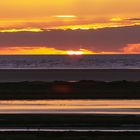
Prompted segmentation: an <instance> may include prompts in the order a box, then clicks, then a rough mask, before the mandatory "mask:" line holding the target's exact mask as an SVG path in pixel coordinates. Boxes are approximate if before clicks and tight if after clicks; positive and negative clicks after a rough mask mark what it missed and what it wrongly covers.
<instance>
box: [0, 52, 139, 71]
mask: <svg viewBox="0 0 140 140" xmlns="http://www.w3.org/2000/svg"><path fill="white" fill-rule="evenodd" d="M0 69H140V55H139V54H137V55H133V54H131V55H130V54H126V55H125V54H123V55H117V54H116V55H78V56H76V55H75V56H74V55H0Z"/></svg>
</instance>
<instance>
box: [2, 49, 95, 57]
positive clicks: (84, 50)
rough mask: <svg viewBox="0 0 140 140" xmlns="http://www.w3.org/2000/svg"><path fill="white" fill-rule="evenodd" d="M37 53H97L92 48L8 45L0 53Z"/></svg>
mask: <svg viewBox="0 0 140 140" xmlns="http://www.w3.org/2000/svg"><path fill="white" fill-rule="evenodd" d="M3 54H5V55H9V54H10V55H16V54H17V55H22V54H26V55H36V54H42V55H45V54H46V55H49V54H52V55H56V54H59V55H86V54H95V53H93V52H92V51H90V50H86V49H79V50H77V51H73V50H71V51H69V50H58V49H55V48H48V47H6V48H1V50H0V55H3Z"/></svg>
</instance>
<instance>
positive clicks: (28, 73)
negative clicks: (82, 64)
mask: <svg viewBox="0 0 140 140" xmlns="http://www.w3.org/2000/svg"><path fill="white" fill-rule="evenodd" d="M80 80H95V81H121V80H128V81H140V69H48V70H47V69H0V82H22V81H46V82H47V81H80Z"/></svg>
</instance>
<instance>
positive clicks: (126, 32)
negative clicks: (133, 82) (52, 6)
mask: <svg viewBox="0 0 140 140" xmlns="http://www.w3.org/2000/svg"><path fill="white" fill-rule="evenodd" d="M0 47H1V48H0V54H4V53H5V54H6V51H7V50H8V51H9V52H10V53H11V54H12V53H13V54H16V53H17V54H18V52H19V50H23V49H24V52H25V54H26V52H27V51H29V50H30V52H32V51H33V50H36V52H37V49H40V48H44V49H45V48H46V50H43V52H44V54H45V53H46V54H48V52H47V51H50V50H51V51H52V54H63V53H62V52H61V51H67V50H80V49H84V50H85V51H86V52H88V51H89V53H140V26H139V25H137V26H126V27H110V28H102V29H96V30H93V29H89V30H81V29H77V30H49V31H47V30H46V31H42V32H31V31H30V32H1V33H0ZM49 48H50V50H49ZM12 50H13V51H12ZM25 50H26V51H25ZM45 51H46V52H45ZM51 51H50V53H51ZM53 51H54V53H53ZM55 52H56V53H55ZM7 53H8V52H7Z"/></svg>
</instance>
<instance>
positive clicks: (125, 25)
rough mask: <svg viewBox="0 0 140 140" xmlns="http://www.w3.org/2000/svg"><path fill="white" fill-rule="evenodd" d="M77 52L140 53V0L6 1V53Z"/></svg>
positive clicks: (0, 23) (1, 1)
mask: <svg viewBox="0 0 140 140" xmlns="http://www.w3.org/2000/svg"><path fill="white" fill-rule="evenodd" d="M70 29H71V30H70ZM72 51H73V52H76V53H79V54H96V53H97V54H107V53H110V54H112V53H140V0H116V1H115V0H52V1H51V0H0V54H69V53H70V52H72Z"/></svg>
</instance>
